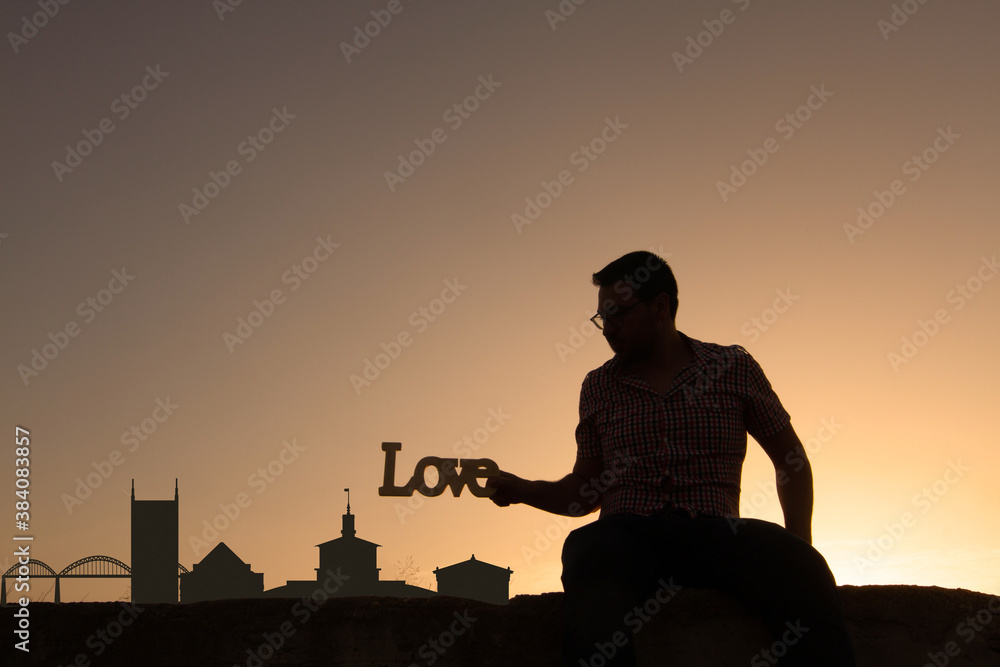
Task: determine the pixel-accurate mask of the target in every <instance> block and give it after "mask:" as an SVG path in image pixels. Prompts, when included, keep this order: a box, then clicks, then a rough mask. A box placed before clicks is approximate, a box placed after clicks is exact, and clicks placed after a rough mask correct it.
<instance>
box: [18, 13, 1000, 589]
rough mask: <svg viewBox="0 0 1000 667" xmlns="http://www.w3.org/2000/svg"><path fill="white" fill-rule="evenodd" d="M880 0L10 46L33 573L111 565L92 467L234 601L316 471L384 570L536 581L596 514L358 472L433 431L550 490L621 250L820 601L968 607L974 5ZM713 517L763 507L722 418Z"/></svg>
mask: <svg viewBox="0 0 1000 667" xmlns="http://www.w3.org/2000/svg"><path fill="white" fill-rule="evenodd" d="M563 4H564V5H568V4H570V3H563ZM902 4H903V5H906V6H907V7H908V8H910V9H913V7H911V6H910V5H911V4H912V5H913V6H914V7H916V11H914V12H911V13H910V14H906V13H905V12H903V13H902V14H898V13H895V11H894V8H893V7H894V5H893V3H891V2H845V3H825V2H819V1H817V0H805V1H803V2H797V3H794V4H793V5H789V4H788V3H782V4H774V3H762V2H757V1H756V0H738V1H733V2H729V1H723V0H718V1H716V2H713V3H708V4H705V3H685V6H684V7H680V8H677V7H674V6H668V5H667V4H665V3H656V2H648V1H633V2H615V3H612V2H600V1H598V0H593V1H592V2H587V3H584V4H582V5H579V6H576V5H574V6H575V7H576V9H575V11H574V12H573V13H572V14H570V15H568V16H562V15H560V14H558V12H559V9H558V7H559V3H557V2H556V1H555V0H553V1H552V2H543V3H498V2H494V3H489V2H483V1H478V0H477V1H472V2H444V3H427V2H407V1H405V0H404V1H402V2H401V3H399V4H393V3H389V2H375V3H360V2H348V3H333V4H332V5H329V6H328V5H327V4H326V3H243V4H241V5H239V6H237V7H235V8H233V11H231V12H225V13H223V14H222V15H221V16H220V15H219V14H218V13H217V10H216V9H214V8H213V4H212V3H211V2H208V1H207V0H205V1H201V2H188V3H170V4H169V5H168V4H150V3H138V4H121V3H115V4H114V5H104V4H96V5H95V4H93V3H89V4H88V3H79V4H78V3H71V4H69V5H65V6H62V5H60V8H59V12H58V14H57V15H56V16H54V17H52V18H50V19H48V20H47V21H46V22H45V24H44V26H43V27H40V28H38V29H37V30H36V31H35V32H34V33H33V36H31V37H30V38H22V39H14V40H12V39H11V38H10V37H9V36H8V39H7V42H8V43H7V45H6V47H4V48H7V52H6V53H4V54H3V55H2V57H0V61H2V65H0V66H2V68H3V77H4V81H5V91H6V92H7V94H5V95H4V96H3V99H2V102H0V104H2V112H3V118H4V129H3V134H4V153H5V156H6V159H5V160H4V163H3V167H2V168H3V170H4V173H3V182H4V183H5V184H6V189H5V194H4V197H3V201H4V216H3V221H2V222H0V285H2V287H0V304H2V312H3V314H4V325H3V345H2V353H3V358H4V366H3V369H4V372H3V373H2V375H0V377H2V379H0V383H2V391H3V397H4V400H3V410H2V420H3V432H4V433H6V434H7V435H6V437H8V438H9V441H10V447H8V448H7V451H8V455H7V456H5V457H4V460H3V463H2V465H0V487H5V488H8V489H10V490H11V491H13V489H14V472H13V468H14V455H13V440H14V427H15V426H16V425H17V426H22V427H25V428H28V429H30V432H31V438H32V445H31V461H30V469H31V475H30V481H31V487H30V490H31V493H30V501H31V507H30V515H31V520H30V525H31V529H30V533H31V534H32V535H34V537H35V540H34V542H33V543H32V555H33V556H34V557H36V558H39V559H41V560H42V561H44V562H46V563H48V564H49V565H50V566H52V567H53V568H55V569H56V570H61V569H62V568H63V567H65V566H66V565H68V564H70V563H71V562H73V561H75V560H77V559H79V558H83V557H86V556H90V555H97V554H101V555H107V556H112V557H115V558H118V559H120V560H122V561H125V562H128V560H129V491H130V483H131V480H132V479H133V478H134V479H135V488H136V497H137V498H138V499H148V500H154V499H170V498H172V497H173V492H174V479H175V478H178V479H179V492H180V554H179V561H180V562H181V563H182V564H184V565H185V566H186V567H188V568H190V567H191V566H192V564H193V563H195V562H197V561H198V560H200V559H201V558H202V557H203V556H204V555H205V554H206V553H207V551H208V550H210V549H211V548H212V547H214V546H215V543H216V542H217V541H220V540H221V541H224V542H225V543H226V544H227V545H228V546H229V547H230V548H232V549H233V551H234V552H235V553H236V554H237V555H239V556H240V557H241V558H242V559H243V560H244V561H246V562H248V563H250V564H251V566H252V569H253V570H254V571H255V572H263V573H264V580H265V587H266V588H273V587H275V586H279V585H282V584H283V583H284V582H285V581H286V580H294V579H308V578H312V577H314V576H315V574H314V568H316V567H317V565H318V550H317V549H316V548H315V545H318V544H320V543H321V542H325V541H327V540H329V539H332V538H334V537H338V536H339V534H340V526H341V515H342V514H343V512H344V508H345V504H346V494H345V493H344V488H345V487H350V489H351V507H352V511H353V512H354V513H355V514H356V515H357V531H358V536H359V537H361V538H364V539H366V540H369V541H372V542H375V543H377V544H380V545H382V547H381V549H379V566H380V567H381V568H382V573H381V574H382V578H385V579H392V578H396V577H397V566H396V564H397V563H398V562H401V561H404V560H406V559H407V558H408V557H412V559H413V562H414V563H415V564H416V565H417V566H418V567H419V568H420V570H421V572H420V574H419V575H417V580H416V583H417V584H418V585H422V586H425V587H432V585H433V583H434V578H433V574H432V571H433V569H434V568H435V567H444V566H447V565H451V564H453V563H456V562H459V561H462V560H465V559H467V558H469V556H470V555H472V554H475V556H476V558H477V559H479V560H483V561H486V562H489V563H492V564H495V565H498V566H501V567H510V568H511V569H512V570H513V575H512V577H511V581H510V590H511V595H516V594H523V593H541V592H544V591H558V590H561V584H560V581H559V575H560V571H561V564H560V551H561V546H562V541H563V539H564V538H565V536H566V534H567V533H568V532H569V531H570V530H572V529H573V528H574V527H577V526H580V525H583V524H584V523H586V522H587V521H590V520H593V519H594V518H595V517H596V514H595V515H592V516H590V517H587V518H584V519H565V518H561V517H555V516H552V515H548V514H545V513H543V512H541V511H538V510H535V509H532V508H529V507H524V506H516V507H511V508H506V509H501V508H497V507H494V506H493V504H492V503H491V502H490V501H489V500H487V499H481V498H475V497H473V496H472V495H471V494H469V493H468V492H467V491H466V492H465V493H463V494H462V496H461V497H459V498H453V497H452V496H451V494H450V493H445V494H444V495H442V496H440V497H436V498H422V497H420V496H414V498H413V499H412V500H411V501H410V504H407V500H406V499H396V498H386V497H379V496H378V493H377V491H378V487H379V486H380V485H381V483H382V466H383V452H382V450H381V443H382V442H383V441H394V442H401V443H402V450H401V452H400V453H399V454H398V456H397V477H396V479H397V482H398V483H403V482H405V480H406V479H408V477H409V475H410V473H411V472H412V470H413V466H414V464H415V463H416V461H417V460H419V459H420V458H422V457H424V456H431V455H433V456H441V457H449V456H459V455H462V456H464V455H466V454H465V450H464V449H462V448H463V447H468V445H459V444H458V443H463V439H464V438H469V442H471V443H472V444H473V445H475V447H476V449H474V451H473V453H472V455H473V456H476V457H486V458H490V459H493V460H495V461H496V462H497V463H498V464H499V465H500V466H501V467H502V468H504V469H506V470H510V471H512V472H514V473H516V474H518V475H520V476H522V477H528V478H535V479H557V478H559V477H561V476H563V475H565V474H566V473H568V472H569V471H570V470H571V468H572V465H573V461H574V457H575V443H574V439H573V433H574V429H575V427H576V423H577V408H578V401H579V390H580V385H581V382H582V381H583V378H584V376H585V375H586V373H587V372H588V371H590V370H591V369H593V368H596V367H598V366H600V365H601V364H603V363H604V362H605V361H606V360H607V359H608V358H609V357H610V354H611V352H610V350H609V348H608V346H607V345H606V343H605V342H604V340H603V339H602V338H601V336H600V335H599V334H598V333H597V332H595V331H594V329H593V328H592V326H591V325H590V324H589V322H588V319H589V317H590V316H591V315H593V313H594V311H595V309H596V307H597V290H596V288H594V287H593V286H591V284H590V276H591V274H592V273H593V272H594V271H597V270H598V269H600V268H602V267H603V266H604V265H605V264H607V263H608V262H609V261H611V260H613V259H615V258H617V257H618V256H620V255H622V254H624V253H626V252H629V251H632V250H638V249H652V250H654V251H656V252H658V253H660V254H661V255H663V256H664V257H665V258H666V259H667V261H668V262H669V263H670V265H671V266H672V268H673V270H674V272H675V275H676V276H677V280H678V284H679V311H678V314H677V327H678V329H679V330H680V331H682V332H684V333H686V334H688V335H689V336H692V337H693V338H696V339H699V340H703V341H710V342H715V343H722V344H733V343H738V344H741V345H744V346H745V347H746V348H747V349H748V350H749V351H750V352H751V354H753V355H754V357H755V358H756V359H757V361H758V362H759V363H760V364H761V366H762V367H763V369H764V371H765V373H766V374H767V376H768V378H769V380H770V381H771V383H772V386H773V387H774V388H775V390H776V392H777V393H778V395H779V397H780V398H781V399H782V402H783V404H784V405H785V407H786V409H787V410H788V411H789V413H790V414H791V415H792V424H793V426H794V427H795V429H796V431H797V432H798V434H799V435H800V437H801V438H802V440H803V441H804V442H805V444H806V447H807V451H808V452H809V456H810V460H811V462H812V467H813V473H814V477H815V495H816V501H815V512H814V517H813V535H814V544H815V546H816V547H817V549H819V551H820V552H822V554H823V555H824V556H825V557H826V559H827V560H828V562H829V563H830V566H831V568H832V570H833V572H834V575H835V576H836V578H837V581H838V583H840V584H895V583H900V584H920V585H937V586H944V587H962V588H968V589H973V590H977V591H983V592H987V593H992V594H1000V532H998V530H997V522H996V519H995V517H994V518H993V519H991V518H989V517H990V516H993V515H994V514H995V508H996V507H997V506H998V505H1000V487H998V485H997V484H996V479H997V470H998V467H1000V440H998V435H997V433H998V430H997V425H996V413H997V405H998V404H1000V387H998V382H997V368H998V367H1000V351H998V348H997V346H996V344H995V340H996V332H997V330H998V329H1000V317H998V314H1000V279H997V276H996V274H997V273H998V272H1000V265H998V264H997V258H998V254H1000V235H998V202H997V197H996V182H997V176H998V167H997V157H996V156H997V151H998V148H1000V141H998V140H1000V132H998V129H997V124H996V118H997V117H1000V88H998V87H997V85H996V82H997V65H998V63H1000V43H998V42H997V40H996V38H995V37H996V36H995V32H996V25H997V22H998V20H1000V7H998V6H997V5H996V4H995V3H987V2H967V3H926V4H923V5H917V3H902ZM898 5H899V3H897V6H898ZM390 7H391V8H393V9H399V11H398V12H397V13H392V12H391V11H390V9H389V8H390ZM38 11H40V10H39V9H38V6H37V4H36V3H33V2H15V3H7V4H6V5H5V6H4V8H3V9H2V10H0V27H3V32H4V33H5V34H6V33H8V32H10V33H15V34H22V32H24V31H25V30H26V29H25V28H24V24H23V20H22V19H23V17H25V16H27V17H29V19H28V20H29V21H30V17H31V16H32V15H33V14H34V13H35V12H38ZM373 11H374V12H375V18H373V15H372V13H371V12H373ZM547 11H548V12H555V14H547ZM900 11H901V12H902V9H900ZM381 12H386V13H381ZM386 16H389V17H391V18H390V19H389V20H388V21H387V22H386ZM554 17H558V18H554ZM901 17H905V19H906V20H905V22H904V21H903V18H901ZM379 18H381V19H382V20H383V22H384V23H385V25H380V26H378V29H377V31H376V29H375V28H372V27H371V26H369V31H370V32H372V33H376V32H377V34H376V35H375V36H374V37H370V38H369V40H368V42H367V44H366V45H365V46H364V47H363V48H359V47H357V46H355V47H354V48H353V49H351V48H345V47H344V46H342V44H343V43H351V42H352V41H353V40H355V39H356V38H357V34H358V33H357V32H356V31H355V28H359V29H360V30H361V31H362V32H363V31H364V28H365V24H366V23H368V22H371V21H377V20H379ZM561 19H565V20H561ZM894 20H895V23H893V21H894ZM897 24H898V25H897ZM887 26H891V27H887ZM27 32H31V31H30V30H27ZM689 38H690V40H689ZM357 39H358V40H359V43H363V40H360V38H357ZM699 40H700V42H701V43H700V44H699ZM692 45H694V46H692ZM345 51H346V52H347V53H346V55H345ZM678 54H680V56H679V55H678ZM123 95H125V96H126V98H123V97H122V96H123ZM140 98H141V99H140ZM102 123H103V125H102ZM112 126H113V129H110V130H108V129H107V128H109V127H112ZM98 139H99V141H98ZM81 145H82V146H83V147H82V149H81V150H77V148H78V147H79V146H81ZM68 146H69V147H70V148H71V149H73V150H72V152H75V153H77V154H79V153H83V152H86V153H87V154H86V155H80V156H79V158H74V157H72V156H71V155H68V153H69V152H71V151H70V150H69V149H68V148H67V147H68ZM411 158H412V159H411ZM401 161H402V162H404V163H405V164H402V165H401ZM54 163H58V164H57V165H54ZM72 164H75V165H76V166H71V165H72ZM387 173H388V174H389V175H388V176H387ZM213 186H214V187H213ZM535 207H537V208H535ZM859 208H860V211H859ZM115 272H118V277H116V273H115ZM88 299H90V300H92V301H91V302H89V303H88ZM254 313H258V314H254ZM241 318H242V320H246V321H247V323H246V324H245V325H244V324H241ZM254 324H256V325H257V326H254ZM47 345H48V346H49V347H48V348H46V346H47ZM397 345H398V347H396V346H397ZM36 350H37V351H38V352H39V354H40V355H42V356H41V357H38V356H37V355H35V351H36ZM46 353H48V356H49V357H50V358H44V357H45V354H46ZM383 353H384V354H386V355H387V356H385V357H382V358H379V356H378V355H380V354H383ZM33 357H34V363H35V367H34V368H32V363H33ZM368 362H371V363H372V364H375V363H379V364H380V365H381V366H382V368H381V369H378V375H377V376H375V373H374V371H373V370H372V369H371V368H369V370H368V374H369V378H368V380H367V384H364V383H361V382H359V381H358V380H357V379H355V380H354V381H352V376H356V377H358V378H364V373H365V369H366V364H367V363H368ZM26 369H30V370H26ZM158 401H159V402H160V403H158ZM166 405H170V407H169V414H167V412H168V410H167V409H165V408H164V407H163V406H166ZM500 416H502V417H500ZM498 417H500V418H498ZM157 419H159V421H157ZM144 420H146V421H145V427H146V430H145V432H144V431H143V422H144ZM133 427H135V428H137V429H138V432H139V433H141V434H142V436H143V438H144V439H142V440H140V439H139V438H138V437H134V436H130V435H126V434H128V433H129V431H130V430H131V429H133ZM154 427H155V428H154ZM488 428H489V429H491V430H487V429H488ZM284 443H294V445H295V446H294V447H291V448H289V447H287V446H286V444H284ZM283 451H284V454H283V453H282V452H283ZM460 451H461V454H460ZM115 452H117V454H115ZM280 457H284V461H283V462H280V463H274V462H275V461H281V458H280ZM105 462H107V463H105ZM269 465H270V466H271V472H270V473H268V472H267V470H268V466H269ZM102 468H103V469H104V471H105V472H107V473H108V474H107V477H106V478H104V477H100V480H99V483H96V484H94V485H93V486H94V488H90V487H87V490H88V491H89V492H90V493H89V496H88V497H86V498H79V497H77V493H76V490H77V487H78V486H79V484H80V480H83V482H84V484H86V479H87V477H88V475H90V474H91V473H95V471H96V470H99V469H102ZM261 470H263V471H264V474H261V473H260V472H259V471H261ZM275 472H277V474H275ZM265 474H266V477H265ZM97 475H98V476H100V473H97ZM91 479H92V480H95V479H96V477H94V476H92V477H91ZM268 480H269V481H268ZM241 493H245V494H247V496H248V497H249V499H250V503H249V504H248V505H247V506H246V507H244V508H242V509H241V511H240V514H239V516H238V517H236V518H235V519H232V520H230V521H229V522H228V523H229V525H228V526H226V527H225V528H224V530H221V531H219V535H218V537H217V538H214V539H210V540H207V541H206V542H207V545H208V546H207V548H203V547H200V546H198V544H197V540H198V539H201V538H202V537H203V531H204V529H205V525H206V522H207V523H211V522H212V521H213V520H216V519H217V517H218V516H220V515H221V514H222V513H223V510H222V509H220V505H221V506H222V507H225V506H227V504H231V503H234V502H235V499H236V498H237V496H238V495H239V494H241ZM79 495H84V494H79ZM4 497H6V498H8V500H7V502H8V503H11V505H10V506H9V510H10V512H9V514H8V517H9V518H10V514H12V513H13V506H12V505H13V502H14V500H15V498H14V497H13V494H12V493H10V492H5V494H4ZM70 498H73V499H74V501H76V502H70V501H69V500H68V499H70ZM741 508H742V512H743V515H744V516H753V517H757V518H762V519H767V520H771V521H776V522H779V523H780V522H781V511H780V507H779V504H778V501H777V497H776V494H775V490H774V469H773V467H772V466H771V464H770V462H769V461H768V459H767V457H766V456H765V455H764V453H763V451H762V450H761V449H760V448H759V446H757V444H756V443H755V442H754V441H753V440H752V439H750V440H749V442H748V454H747V460H746V464H745V467H744V473H743V494H742V498H741ZM219 523H220V524H222V523H224V522H222V521H221V520H220V521H219ZM5 530H6V532H7V533H8V534H9V535H10V536H11V537H12V536H13V535H15V534H17V533H18V531H17V530H16V529H15V528H14V525H13V521H10V523H9V525H8V527H7V528H6V529H5ZM11 544H13V542H11ZM10 552H12V549H6V550H5V553H8V554H9V553H10ZM3 558H4V557H0V562H3ZM6 559H7V562H6V563H4V569H6V567H9V566H10V565H11V564H13V557H12V556H10V555H7V556H6ZM126 585H127V582H125V581H114V580H112V581H110V582H105V583H100V584H93V583H90V582H85V581H80V580H76V581H64V582H62V584H61V587H62V598H63V600H64V601H69V600H80V599H84V598H86V599H89V600H94V599H115V598H117V597H120V596H122V595H123V594H124V591H125V587H126ZM48 587H49V583H44V584H41V583H39V584H37V588H34V589H33V591H32V592H33V594H35V595H36V596H41V595H42V594H43V593H45V591H46V590H47V589H48ZM45 594H46V595H47V597H45V598H44V599H52V593H51V592H48V593H45Z"/></svg>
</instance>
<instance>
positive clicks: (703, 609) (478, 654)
mask: <svg viewBox="0 0 1000 667" xmlns="http://www.w3.org/2000/svg"><path fill="white" fill-rule="evenodd" d="M840 592H841V596H842V598H843V601H844V606H845V610H846V613H847V619H848V625H849V628H850V630H851V634H852V636H853V638H854V642H855V647H856V650H857V652H858V656H859V665H860V666H861V667H894V666H896V665H898V666H899V667H925V666H930V667H945V666H946V665H963V666H965V665H977V666H980V665H981V666H982V667H1000V598H997V597H995V596H990V595H986V594H983V593H976V592H972V591H967V590H962V589H958V590H952V589H944V588H937V587H922V586H860V587H858V586H841V587H840ZM561 607H562V594H561V593H547V594H544V595H523V596H518V597H515V598H514V599H512V600H511V601H510V603H509V604H507V605H505V606H495V605H490V604H486V603H482V602H473V601H469V600H463V599H459V598H450V597H443V596H442V597H433V598H424V599H415V598H387V597H355V598H334V599H329V600H326V601H323V602H320V603H317V602H315V601H312V600H296V599H253V600H222V601H214V602H199V603H195V604H185V605H181V604H177V605H167V604H157V605H138V606H133V605H131V604H127V603H122V602H85V603H65V604H52V603H33V604H31V605H30V606H29V607H28V611H29V621H28V623H29V626H28V632H29V635H28V637H29V639H28V644H27V646H28V647H29V648H30V652H28V653H24V652H22V651H20V650H17V649H16V648H15V646H14V644H15V643H16V642H17V641H18V638H17V636H16V632H15V633H12V632H11V630H8V631H7V632H6V633H5V635H6V637H7V640H6V641H5V642H4V647H3V659H2V664H4V665H44V666H45V667H58V666H66V667H68V666H69V665H74V666H76V667H89V666H90V665H94V666H98V665H99V666H102V667H104V666H108V667H110V666H115V665H122V666H128V667H135V666H137V665H142V666H144V667H147V666H155V665H170V666H179V665H184V666H188V665H190V666H198V667H202V666H203V667H223V666H224V667H232V666H246V667H262V666H263V665H303V666H306V665H308V666H313V665H316V666H319V665H353V666H361V665H370V666H374V667H411V666H413V665H416V666H422V665H461V666H470V667H471V666H473V665H474V666H476V667H488V666H491V665H497V666H500V665H503V666H507V665H516V666H518V667H520V666H522V665H523V666H529V665H545V666H546V667H551V666H553V665H558V664H559V617H560V611H561ZM17 609H18V608H17V607H16V606H15V607H7V608H5V609H4V610H3V612H4V617H5V618H6V619H7V622H8V623H9V624H12V625H13V627H12V630H14V631H16V630H17V629H18V625H17V623H18V619H17V618H15V617H14V614H15V612H16V611H17ZM12 637H13V639H12ZM771 643H772V642H771V640H770V638H769V637H768V635H767V633H766V632H765V630H764V627H763V625H762V624H761V622H760V620H759V619H757V618H756V617H754V616H752V615H750V614H748V613H746V611H744V610H743V608H742V607H741V606H740V605H738V604H737V603H735V602H734V601H732V600H731V599H729V598H727V597H725V596H724V595H722V594H720V593H717V592H714V591H706V590H683V591H681V592H680V593H679V594H678V595H677V596H676V598H674V599H673V600H671V601H670V603H669V604H666V605H663V607H662V609H660V610H658V613H656V614H655V615H653V616H652V617H651V618H650V620H649V622H648V623H646V624H645V626H644V627H643V628H642V631H641V632H640V633H639V634H638V635H637V637H636V648H637V652H638V653H639V656H640V658H641V662H640V664H649V665H661V664H674V665H685V666H686V667H698V666H701V665H704V666H706V667H725V666H728V665H748V664H750V665H754V664H759V665H770V664H773V663H772V662H771V661H770V660H768V659H766V658H764V655H765V654H763V653H761V651H764V650H767V649H768V648H769V647H771ZM755 660H756V661H757V662H756V663H755V662H754V661H755Z"/></svg>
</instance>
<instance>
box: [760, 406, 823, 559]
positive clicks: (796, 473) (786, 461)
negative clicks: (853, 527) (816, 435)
mask: <svg viewBox="0 0 1000 667" xmlns="http://www.w3.org/2000/svg"><path fill="white" fill-rule="evenodd" d="M758 442H759V443H760V446H761V447H763V448H764V451H765V452H767V455H768V457H769V458H770V459H771V462H772V463H773V464H774V473H775V478H776V479H775V481H776V482H777V485H778V502H780V503H781V511H782V512H783V513H784V515H785V528H786V529H787V530H788V531H789V532H790V533H792V534H793V535H796V536H797V537H799V538H801V539H803V540H805V541H806V542H808V543H809V544H812V510H813V479H812V467H811V466H810V465H809V459H808V458H806V451H805V449H804V448H803V447H802V443H801V442H800V441H799V436H797V435H795V430H794V429H793V428H792V425H791V424H789V425H788V426H786V427H785V428H783V429H782V430H780V431H778V432H777V433H775V434H774V435H771V436H768V437H766V438H763V439H761V440H759V441H758Z"/></svg>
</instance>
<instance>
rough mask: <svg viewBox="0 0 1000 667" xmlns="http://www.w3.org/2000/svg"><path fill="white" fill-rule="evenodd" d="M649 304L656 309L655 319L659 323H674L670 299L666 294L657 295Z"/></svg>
mask: <svg viewBox="0 0 1000 667" xmlns="http://www.w3.org/2000/svg"><path fill="white" fill-rule="evenodd" d="M649 303H650V305H651V306H652V307H653V308H654V309H655V310H654V312H655V319H656V321H657V322H662V323H667V322H671V321H673V317H671V315H670V297H669V296H668V295H667V294H666V292H661V293H660V294H657V295H656V296H655V297H653V299H652V301H650V302H649Z"/></svg>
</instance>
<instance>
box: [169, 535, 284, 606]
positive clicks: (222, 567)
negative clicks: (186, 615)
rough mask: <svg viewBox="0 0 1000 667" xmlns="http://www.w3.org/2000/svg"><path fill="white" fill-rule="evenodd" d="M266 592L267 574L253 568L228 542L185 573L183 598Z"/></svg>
mask: <svg viewBox="0 0 1000 667" xmlns="http://www.w3.org/2000/svg"><path fill="white" fill-rule="evenodd" d="M263 592H264V574H263V573H262V572H251V571H250V566H249V565H248V564H246V563H244V562H243V561H242V560H241V559H240V557H239V556H237V555H236V554H235V553H233V550H232V549H230V548H229V547H228V546H226V543H225V542H219V544H218V545H216V547H215V548H214V549H212V551H210V552H209V554H208V555H207V556H205V557H204V558H202V559H201V562H200V563H195V564H194V566H193V567H192V568H191V571H190V572H183V573H181V602H201V601H202V600H230V599H235V598H259V597H261V595H262V594H263Z"/></svg>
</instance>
